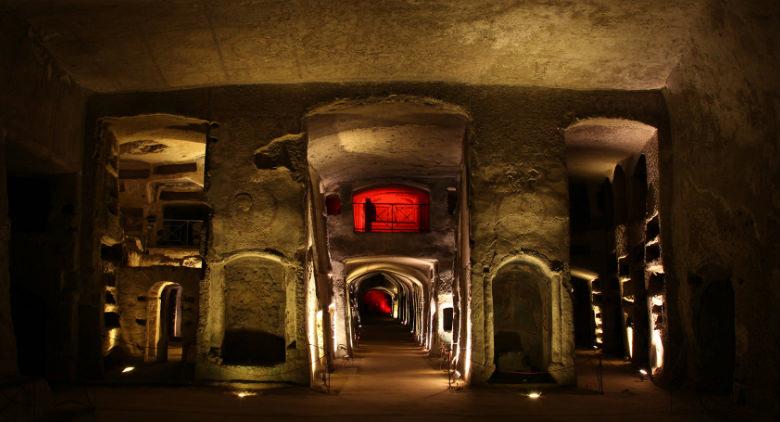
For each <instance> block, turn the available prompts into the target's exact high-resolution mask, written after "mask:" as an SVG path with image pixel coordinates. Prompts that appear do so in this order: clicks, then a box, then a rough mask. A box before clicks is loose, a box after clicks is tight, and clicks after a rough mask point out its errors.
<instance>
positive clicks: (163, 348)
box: [145, 281, 184, 362]
mask: <svg viewBox="0 0 780 422" xmlns="http://www.w3.org/2000/svg"><path fill="white" fill-rule="evenodd" d="M182 291H183V290H182V287H181V285H179V284H178V283H173V282H169V281H163V282H160V283H157V284H155V285H154V286H152V288H151V289H149V299H150V300H149V306H148V308H147V313H148V317H147V332H146V344H147V348H146V356H145V360H146V361H147V362H180V361H181V360H182V358H183V355H184V351H183V347H182V328H181V327H182Z"/></svg>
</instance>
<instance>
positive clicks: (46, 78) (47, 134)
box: [0, 13, 87, 379]
mask: <svg viewBox="0 0 780 422" xmlns="http://www.w3.org/2000/svg"><path fill="white" fill-rule="evenodd" d="M0 27H2V28H3V30H2V32H1V33H0V104H2V106H0V137H2V138H3V140H4V142H3V143H4V146H3V148H4V149H5V159H4V160H2V161H1V162H0V171H2V172H3V173H9V174H16V173H20V172H24V173H25V174H27V175H36V176H39V175H43V176H45V177H54V178H57V177H58V176H52V175H58V174H65V173H69V174H71V176H69V178H68V179H62V178H61V179H60V182H61V186H57V187H55V193H56V194H57V195H59V196H60V197H61V198H59V199H58V205H60V206H61V207H62V206H66V205H67V208H66V209H62V208H59V209H56V210H53V212H52V213H51V214H50V215H49V218H50V221H51V222H52V223H55V224H58V228H57V231H56V233H54V232H52V233H49V234H48V236H47V237H46V239H49V240H50V242H47V244H50V246H51V247H52V248H54V249H53V252H52V253H53V254H54V255H52V256H49V260H48V261H49V262H50V264H49V265H46V266H44V268H43V269H42V270H44V271H45V277H46V280H47V282H46V283H47V291H45V292H41V294H42V295H43V296H45V297H47V298H48V299H47V300H46V301H45V302H43V303H41V306H43V307H45V308H46V312H48V313H49V318H50V321H49V323H51V324H54V325H56V326H57V329H56V330H52V332H50V333H46V334H44V335H45V336H47V343H48V346H47V347H48V348H49V351H50V352H51V353H52V357H51V359H50V360H49V362H47V363H46V371H47V375H48V376H49V377H51V378H56V379H71V378H72V377H73V376H74V375H75V374H74V372H75V366H74V365H73V362H74V361H75V353H76V349H75V341H74V338H75V334H74V333H75V331H74V330H75V326H74V320H73V319H74V317H75V303H76V301H77V294H76V292H77V290H78V285H79V277H78V275H77V272H78V269H77V262H76V252H75V251H76V250H77V243H76V242H77V238H76V236H75V230H76V228H77V227H78V222H77V220H76V218H75V217H76V214H75V213H77V212H78V211H79V198H78V194H77V192H78V189H77V184H78V180H77V178H76V176H75V175H74V174H75V173H77V172H78V171H79V170H80V167H81V162H82V147H81V145H82V143H83V133H84V132H83V121H84V119H83V117H84V104H85V101H86V96H87V92H86V91H85V90H83V89H82V88H80V87H78V86H77V85H76V84H75V83H73V82H72V81H71V80H70V79H69V78H68V77H67V75H65V74H64V73H63V72H62V71H61V70H60V69H59V68H58V67H57V65H56V64H55V63H54V61H53V60H52V59H51V57H50V56H49V55H48V54H47V53H46V51H45V50H44V49H43V47H42V45H41V42H40V38H39V37H38V35H37V34H36V33H35V32H34V31H31V30H30V28H29V27H28V26H27V25H24V24H21V23H19V21H18V20H17V19H16V17H15V16H13V15H11V14H10V13H0ZM2 184H3V189H2V192H0V193H2V197H3V198H4V199H3V201H5V198H6V197H7V195H6V192H5V185H6V182H5V179H3V181H2ZM6 211H7V210H6V209H5V208H3V209H2V210H0V225H2V228H1V229H0V242H1V243H2V244H3V246H2V248H3V249H2V251H0V338H2V339H3V341H2V342H0V343H1V344H0V376H2V374H4V373H10V374H13V373H15V372H16V350H15V343H14V341H13V338H14V336H13V330H12V325H11V320H10V310H11V306H10V297H9V285H10V284H9V282H10V279H9V274H8V255H7V254H8V251H7V249H5V248H7V245H8V242H9V234H10V226H9V225H10V224H13V222H11V221H9V220H7V216H8V213H7V212H6ZM44 246H46V245H44Z"/></svg>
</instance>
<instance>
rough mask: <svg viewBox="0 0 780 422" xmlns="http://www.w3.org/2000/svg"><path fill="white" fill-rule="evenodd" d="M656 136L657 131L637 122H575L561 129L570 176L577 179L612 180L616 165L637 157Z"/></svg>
mask: <svg viewBox="0 0 780 422" xmlns="http://www.w3.org/2000/svg"><path fill="white" fill-rule="evenodd" d="M657 136H658V129H657V128H655V127H654V126H651V125H648V124H646V123H643V122H639V121H636V120H628V119H621V118H607V117H593V118H587V119H582V120H578V121H576V122H574V123H572V124H571V125H569V126H568V127H567V128H566V129H565V130H564V140H565V142H566V164H567V167H568V169H569V173H570V174H571V175H572V176H574V177H579V178H597V179H601V178H604V177H611V176H612V172H613V170H614V168H615V165H616V164H618V163H621V162H623V161H624V160H626V159H627V158H629V157H631V156H633V155H636V154H640V153H641V152H642V151H643V150H644V148H645V146H646V145H647V144H648V142H650V141H651V140H653V139H656V138H657Z"/></svg>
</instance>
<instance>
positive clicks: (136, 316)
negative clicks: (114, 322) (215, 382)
mask: <svg viewBox="0 0 780 422" xmlns="http://www.w3.org/2000/svg"><path fill="white" fill-rule="evenodd" d="M201 278H202V270H200V269H197V268H183V267H163V266H160V267H141V268H127V267H124V268H120V269H119V270H118V271H117V297H116V302H117V305H118V306H117V307H118V309H119V311H120V322H119V325H120V327H121V329H120V331H119V333H120V337H119V340H118V341H117V347H118V348H120V349H122V350H123V351H124V352H125V353H126V354H127V356H128V357H130V358H131V359H134V360H143V358H144V356H145V351H146V348H147V347H154V345H151V346H150V345H149V344H148V342H147V335H148V333H149V331H150V330H154V329H155V327H154V324H156V320H155V319H154V317H155V316H153V315H149V301H150V300H159V298H154V297H151V296H150V289H152V287H153V286H155V285H156V284H159V283H160V282H165V281H168V282H172V283H176V284H179V285H180V286H181V287H182V325H181V328H182V347H183V349H184V351H183V355H182V356H183V357H182V361H184V362H188V363H194V362H195V357H196V347H195V346H196V337H197V336H196V334H197V328H198V291H199V284H200V280H201Z"/></svg>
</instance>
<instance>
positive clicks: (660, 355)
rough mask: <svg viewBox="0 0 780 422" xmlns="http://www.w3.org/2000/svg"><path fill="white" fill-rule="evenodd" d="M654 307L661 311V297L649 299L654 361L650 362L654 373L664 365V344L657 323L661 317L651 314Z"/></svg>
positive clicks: (651, 345) (662, 303)
mask: <svg viewBox="0 0 780 422" xmlns="http://www.w3.org/2000/svg"><path fill="white" fill-rule="evenodd" d="M655 306H658V307H661V309H663V308H662V307H663V306H664V296H663V295H654V296H653V297H651V298H650V306H649V308H650V309H649V312H650V323H651V327H652V328H653V330H652V334H651V336H650V347H652V348H653V351H654V352H655V353H654V354H655V356H654V359H652V362H651V365H652V369H653V372H654V373H655V371H656V370H658V368H661V367H663V365H664V342H663V337H662V336H661V329H660V328H659V325H660V324H659V323H658V320H659V319H660V318H661V317H662V315H661V314H660V313H658V312H653V307H655Z"/></svg>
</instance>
